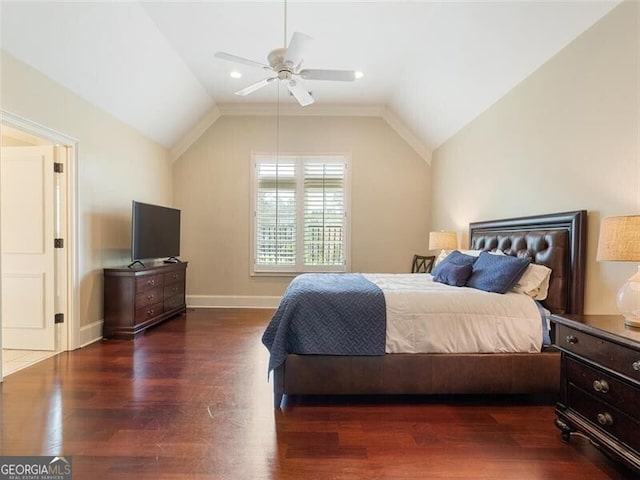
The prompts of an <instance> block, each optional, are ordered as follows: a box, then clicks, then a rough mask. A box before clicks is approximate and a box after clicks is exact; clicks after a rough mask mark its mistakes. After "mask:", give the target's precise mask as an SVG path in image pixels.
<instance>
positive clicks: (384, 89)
mask: <svg viewBox="0 0 640 480" xmlns="http://www.w3.org/2000/svg"><path fill="white" fill-rule="evenodd" d="M618 3H620V2H619V0H614V1H554V2H548V1H545V2H542V1H540V2H537V1H527V2H523V1H514V2H507V1H500V2H485V1H481V0H480V1H468V2H459V1H414V2H406V1H386V2H384V1H372V2H362V1H335V2H320V1H316V2H308V1H301V0H289V2H288V3H287V8H286V31H287V37H288V38H287V42H288V41H289V39H290V38H291V35H292V34H293V32H296V31H299V32H304V33H306V34H307V35H310V36H311V37H313V39H314V40H313V42H312V44H311V46H310V48H309V49H308V52H307V55H306V56H305V62H304V63H305V65H304V66H305V67H307V68H331V69H353V70H359V71H361V72H363V73H364V77H363V78H361V79H359V80H357V81H355V82H352V83H346V82H323V81H306V82H305V83H306V85H307V87H308V89H309V90H310V91H311V92H312V95H313V97H314V98H315V103H314V104H313V105H311V106H308V107H300V106H298V105H297V104H296V102H295V100H294V99H293V98H291V97H290V96H289V95H288V94H287V93H286V89H283V88H281V87H279V86H278V85H277V84H278V82H273V83H272V84H270V85H269V86H268V87H266V88H263V89H261V90H260V91H258V92H256V93H254V94H252V95H249V96H246V97H239V96H237V95H234V94H233V92H235V91H237V90H239V89H241V88H243V87H245V86H247V85H250V84H252V83H254V82H256V81H258V80H260V79H262V78H265V72H264V71H261V70H260V69H257V68H252V67H249V66H243V65H234V64H232V63H229V62H225V61H223V60H219V59H216V58H214V53H215V52H217V51H225V52H229V53H233V54H236V55H239V56H242V57H246V58H249V59H253V60H255V61H258V62H262V63H266V57H267V55H268V53H269V52H270V51H271V50H273V49H275V48H279V47H283V46H284V43H285V38H284V31H285V30H284V29H285V8H284V3H283V2H282V1H279V2H273V1H258V2H243V1H235V0H231V1H200V2H184V1H163V2H148V1H141V2H134V1H129V2H112V1H104V2H100V1H89V2H81V1H76V2H68V3H61V2H11V1H5V0H3V1H2V2H1V4H0V9H1V10H0V15H1V18H2V20H1V22H2V23H1V28H2V30H1V36H0V39H1V46H2V49H4V50H5V51H6V52H8V53H9V54H11V55H13V56H15V57H16V58H18V59H20V60H21V61H23V62H24V63H26V64H28V65H30V66H32V67H34V68H35V69H37V70H39V71H40V72H42V73H43V74H44V75H46V76H48V77H50V78H52V79H53V80H55V81H56V82H58V83H60V84H61V85H63V86H64V87H66V88H68V89H69V90H71V91H73V92H74V93H76V94H77V95H79V96H81V97H83V98H84V99H86V100H87V101H89V102H90V103H92V104H94V105H96V106H98V107H99V108H101V109H103V110H105V111H106V112H108V113H110V114H112V115H113V116H115V117H117V118H118V119H120V120H121V121H123V122H125V123H127V124H129V125H130V126H132V127H133V128H135V129H137V130H138V131H140V132H142V133H143V134H145V135H147V136H148V137H150V138H152V139H154V140H155V141H157V142H158V143H159V144H161V145H164V146H165V147H167V148H174V147H175V146H176V145H177V144H179V143H180V142H181V141H182V142H184V139H185V138H186V137H189V135H191V137H193V134H192V133H190V132H192V131H193V129H194V128H195V127H196V125H198V122H200V124H202V119H203V118H207V116H209V117H211V112H212V111H216V112H220V109H221V108H222V109H224V108H229V107H233V106H242V108H248V109H249V110H248V111H250V108H251V107H252V106H254V107H256V108H257V107H259V106H262V107H264V106H265V104H271V105H272V104H274V103H276V102H278V101H280V102H281V104H284V106H285V107H286V108H287V109H288V111H290V112H295V111H298V112H299V113H303V111H302V109H303V108H304V109H305V110H304V113H305V114H313V113H314V112H325V113H326V112H331V110H332V109H335V111H339V110H340V109H342V111H344V108H345V107H349V111H351V112H358V111H359V110H361V111H363V112H367V111H368V112H372V111H373V112H381V111H385V112H389V113H390V115H391V116H392V117H393V118H394V119H396V120H395V121H396V122H398V123H401V124H402V128H403V129H404V130H405V131H406V132H409V134H410V135H411V136H412V137H413V138H415V139H416V141H417V142H419V143H421V144H422V146H423V147H424V149H425V150H426V151H431V150H433V149H435V148H437V147H438V146H439V145H441V144H442V143H443V142H444V141H446V140H447V139H448V138H449V137H450V136H451V135H453V134H455V133H456V132H457V131H458V130H460V129H461V128H462V127H463V126H465V125H466V124H467V123H469V122H470V121H471V120H473V119H474V118H475V117H476V116H478V115H479V114H480V113H482V112H483V111H484V110H485V109H487V108H488V107H489V106H490V105H492V104H493V103H494V102H496V101H497V100H498V99H499V98H500V97H502V96H503V95H505V94H506V93H507V92H508V91H509V90H511V89H512V88H513V87H514V86H515V85H517V84H518V83H519V82H521V81H522V80H524V79H525V78H526V77H527V76H528V75H530V74H531V73H533V72H534V71H535V70H536V69H538V68H539V67H540V66H541V65H542V64H543V63H544V62H546V61H547V60H548V59H549V58H551V57H552V56H553V55H555V54H556V53H557V52H558V51H560V50H561V49H562V48H564V47H565V46H566V45H567V44H569V43H570V42H571V41H572V40H574V39H575V38H576V37H577V36H578V35H580V33H582V32H583V31H584V30H586V29H587V28H589V27H590V26H591V25H593V24H594V23H595V22H597V21H598V20H599V19H600V18H602V17H603V16H604V15H606V14H607V12H609V11H610V10H611V9H612V8H614V7H615V6H616V5H617V4H618ZM232 70H236V71H238V72H240V73H241V74H242V78H240V79H235V78H231V77H230V72H231V71H232ZM279 88H280V92H278V89H279Z"/></svg>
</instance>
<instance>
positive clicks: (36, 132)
mask: <svg viewBox="0 0 640 480" xmlns="http://www.w3.org/2000/svg"><path fill="white" fill-rule="evenodd" d="M1 113H2V121H1V127H2V129H1V131H0V147H1V148H2V155H1V161H2V171H1V173H0V181H1V188H0V192H1V194H2V200H1V201H0V207H1V208H2V215H1V216H0V221H1V222H2V228H1V232H2V235H1V236H0V250H1V251H2V257H1V260H0V272H1V274H2V275H1V276H0V287H1V288H0V291H1V293H0V307H1V312H2V314H1V315H0V327H1V328H0V348H2V362H1V363H0V381H1V379H2V378H3V376H6V375H8V374H10V373H14V372H16V371H18V370H20V369H22V368H25V367H26V366H29V365H31V364H33V363H35V362H38V361H40V360H43V359H45V358H48V357H50V356H53V355H56V354H57V353H60V352H62V351H65V350H73V349H75V348H78V347H79V346H80V345H79V328H78V317H77V312H78V300H79V299H78V295H77V285H78V281H77V279H78V275H77V264H78V263H77V249H76V245H77V242H76V238H77V228H76V184H77V182H76V172H77V158H76V152H77V141H76V140H75V139H73V138H71V137H68V136H66V135H64V134H61V133H59V132H56V131H54V130H51V129H49V128H47V127H44V126H41V125H38V124H36V123H33V122H31V121H29V120H26V119H23V118H21V117H18V116H16V115H13V114H11V113H9V112H4V111H3V112H1ZM34 218H37V220H34Z"/></svg>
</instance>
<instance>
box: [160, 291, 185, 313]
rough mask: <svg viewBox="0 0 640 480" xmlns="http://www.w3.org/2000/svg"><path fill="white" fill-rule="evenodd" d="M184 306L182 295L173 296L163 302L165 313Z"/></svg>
mask: <svg viewBox="0 0 640 480" xmlns="http://www.w3.org/2000/svg"><path fill="white" fill-rule="evenodd" d="M182 306H184V294H180V295H174V296H173V297H170V298H167V299H165V301H164V309H165V311H168V310H173V309H174V308H178V307H182Z"/></svg>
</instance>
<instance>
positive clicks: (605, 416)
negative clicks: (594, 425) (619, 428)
mask: <svg viewBox="0 0 640 480" xmlns="http://www.w3.org/2000/svg"><path fill="white" fill-rule="evenodd" d="M598 423H599V424H600V425H602V426H605V427H606V426H609V425H613V417H612V416H611V414H610V413H609V412H605V413H599V414H598Z"/></svg>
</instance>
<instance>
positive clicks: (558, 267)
mask: <svg viewBox="0 0 640 480" xmlns="http://www.w3.org/2000/svg"><path fill="white" fill-rule="evenodd" d="M586 220H587V214H586V211H584V210H580V211H572V212H562V213H555V214H546V215H536V216H528V217H520V218H510V219H503V220H492V221H482V222H474V223H471V224H470V225H469V249H470V250H475V251H478V250H480V251H487V252H493V253H496V252H497V253H503V254H506V255H510V256H514V257H529V258H530V260H531V263H536V264H539V265H544V266H546V267H548V268H550V269H551V274H550V278H549V284H548V294H547V296H546V299H545V300H544V301H542V302H541V303H542V305H543V306H544V308H546V309H548V310H549V311H550V312H553V313H582V308H583V297H584V273H585V271H584V270H585V258H586ZM420 275H424V274H413V276H414V278H417V276H420ZM383 280H384V279H383ZM292 283H293V282H292ZM288 290H289V289H288ZM335 290H342V286H340V285H336V286H335ZM365 298H367V300H363V301H353V302H347V303H351V304H352V305H351V306H350V307H348V308H352V310H350V311H348V312H346V313H345V315H346V316H347V317H350V316H351V315H352V314H353V316H354V317H356V316H358V311H357V309H358V308H360V307H359V304H369V303H371V301H370V300H369V299H368V298H369V297H365ZM284 300H285V298H283V302H284ZM282 305H283V303H281V307H282ZM279 310H280V309H279ZM316 310H317V311H316V313H315V314H318V313H320V312H322V311H323V309H321V308H318V309H316ZM277 313H278V312H276V314H277ZM343 313H344V312H343ZM274 318H275V315H274ZM272 322H273V320H272ZM320 323H322V322H320ZM269 328H271V324H270V326H269V327H267V331H265V336H264V337H263V342H264V343H265V345H267V347H268V348H269V349H270V352H271V358H270V369H271V367H273V385H274V406H275V408H279V407H280V405H281V402H282V399H283V396H284V395H360V394H363V395H389V394H404V395H406V394H423V395H424V394H533V393H556V392H557V391H558V388H559V384H560V357H559V353H558V352H556V351H555V350H554V349H553V348H552V347H550V346H542V348H538V349H536V350H535V351H532V350H531V349H529V350H528V351H523V352H515V353H514V352H500V351H499V350H498V351H497V353H387V352H386V351H380V347H379V344H378V346H377V347H376V350H375V351H371V350H367V348H369V347H368V346H366V345H365V346H364V347H362V345H360V344H358V342H355V345H353V344H349V345H348V346H347V348H348V349H351V350H345V351H347V352H355V353H348V354H342V353H336V351H334V350H333V349H331V348H330V345H332V344H333V342H334V341H335V339H338V341H340V338H347V340H349V338H350V337H349V335H348V332H347V333H345V332H338V334H337V335H334V337H333V339H332V340H331V341H327V342H325V346H321V347H320V349H319V350H305V349H300V350H299V351H303V352H308V351H313V352H314V353H313V354H308V353H304V354H301V353H292V352H296V351H297V350H296V349H295V348H290V345H289V344H288V343H287V342H288V341H285V344H286V345H289V346H288V347H287V346H285V347H283V348H284V349H285V354H284V355H283V356H282V358H275V360H274V357H275V356H276V355H275V350H274V349H272V348H271V347H273V339H272V338H271V339H269V340H268V341H266V337H267V336H268V335H267V333H268V331H269ZM372 331H373V333H372V334H371V335H372V336H374V337H375V336H379V335H380V332H379V330H378V331H375V329H372ZM334 333H335V332H334ZM313 335H314V336H315V337H317V338H319V339H322V338H323V335H324V334H323V332H322V331H321V330H317V331H314V333H313ZM327 336H328V337H329V333H327ZM551 336H553V332H551ZM352 343H353V342H352ZM322 348H327V350H326V351H323V350H322ZM387 350H388V346H387ZM480 352H483V350H480Z"/></svg>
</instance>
